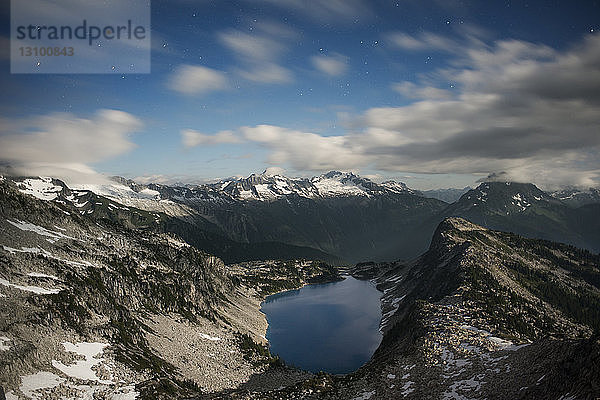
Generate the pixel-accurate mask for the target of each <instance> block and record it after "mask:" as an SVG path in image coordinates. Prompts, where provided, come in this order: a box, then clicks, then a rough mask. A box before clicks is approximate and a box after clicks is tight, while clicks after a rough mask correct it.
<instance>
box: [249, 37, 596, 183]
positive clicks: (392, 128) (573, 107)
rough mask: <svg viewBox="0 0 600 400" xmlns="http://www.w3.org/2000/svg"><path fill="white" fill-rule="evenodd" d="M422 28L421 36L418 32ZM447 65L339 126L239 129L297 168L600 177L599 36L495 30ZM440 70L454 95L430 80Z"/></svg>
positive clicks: (557, 179)
mask: <svg viewBox="0 0 600 400" xmlns="http://www.w3.org/2000/svg"><path fill="white" fill-rule="evenodd" d="M424 37H428V36H426V35H425V36H424ZM449 65H450V66H449V67H445V68H442V69H440V70H438V71H436V72H435V73H434V74H433V75H431V76H427V77H425V79H424V80H423V82H417V83H409V84H406V83H405V84H401V85H400V86H399V87H397V89H400V91H401V92H404V93H405V94H407V95H409V97H410V96H413V97H416V98H418V99H417V101H415V102H413V103H411V104H408V105H405V106H399V107H381V108H372V109H369V110H367V111H365V112H364V113H363V114H362V115H360V116H359V117H358V118H356V119H355V121H354V123H353V124H352V125H351V131H350V132H349V133H347V134H346V135H339V136H322V135H319V134H316V133H313V132H302V131H297V130H288V129H285V128H282V127H277V126H269V125H259V126H256V127H245V128H241V130H240V131H241V133H242V134H243V135H244V137H245V138H246V139H247V140H249V141H252V142H255V143H258V144H259V145H261V146H263V147H265V148H267V149H269V150H270V155H269V161H270V162H272V163H274V164H277V165H288V166H290V167H292V168H294V169H296V170H304V171H308V170H311V171H319V170H326V169H353V168H354V169H356V168H359V167H368V168H370V169H374V170H380V171H395V172H399V171H403V172H408V173H429V174H443V173H454V174H486V175H487V174H489V173H491V172H493V171H505V173H506V174H507V176H509V177H510V178H511V179H514V180H519V181H533V182H535V183H537V184H540V185H542V186H545V187H552V186H556V185H576V186H597V185H598V183H599V182H600V157H598V154H600V135H599V134H598V129H599V128H600V36H598V35H595V36H594V35H592V36H588V37H586V38H585V39H584V40H583V41H582V42H581V43H579V44H578V45H577V46H574V47H572V48H570V49H568V50H566V51H557V50H555V49H552V48H549V47H547V46H543V45H538V44H533V43H528V42H523V41H516V40H502V41H496V42H493V43H490V44H485V45H483V44H478V43H476V42H471V46H470V47H466V48H464V49H463V50H462V51H461V52H460V53H457V54H456V55H455V56H454V58H453V60H451V63H450V64H449ZM436 78H437V79H438V80H439V82H438V83H440V85H441V84H442V83H443V82H445V83H446V84H447V82H448V80H449V79H452V81H453V82H455V84H456V89H455V93H454V95H453V96H448V97H446V93H445V92H442V91H440V90H434V89H435V88H434V87H433V86H431V83H432V81H434V80H435V79H436Z"/></svg>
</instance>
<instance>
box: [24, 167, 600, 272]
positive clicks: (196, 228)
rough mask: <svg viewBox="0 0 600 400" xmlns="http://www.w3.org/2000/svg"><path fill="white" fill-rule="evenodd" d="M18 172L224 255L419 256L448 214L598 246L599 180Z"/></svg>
mask: <svg viewBox="0 0 600 400" xmlns="http://www.w3.org/2000/svg"><path fill="white" fill-rule="evenodd" d="M47 179H49V178H47ZM17 181H18V185H19V187H21V190H23V191H24V192H26V193H31V194H34V193H38V196H40V197H42V198H43V197H45V198H46V199H49V198H50V197H53V196H55V197H56V198H55V199H54V201H59V202H68V201H75V202H76V203H77V207H78V208H79V210H80V213H86V214H90V215H92V216H96V217H97V218H108V219H114V218H121V219H123V218H130V219H131V221H129V223H130V224H131V225H132V226H136V227H146V228H152V229H157V230H159V231H161V232H172V233H175V234H177V235H179V236H181V237H182V238H183V239H185V240H186V241H187V242H189V243H190V244H192V245H194V246H196V247H197V248H200V249H202V250H205V251H207V252H209V253H211V254H215V255H217V256H219V257H221V258H222V259H224V260H225V261H226V262H239V261H247V260H259V259H266V258H286V257H287V258H288V259H290V258H310V259H321V260H325V261H327V262H330V263H334V264H339V263H341V262H343V261H345V262H361V261H371V260H375V261H389V260H397V259H405V260H406V259H412V258H414V257H417V256H418V255H420V254H421V253H423V252H424V251H425V250H426V249H427V248H428V246H429V243H430V241H431V237H432V235H433V232H434V230H435V228H436V227H437V226H438V224H439V223H440V222H441V221H442V220H444V218H446V217H461V218H465V219H467V220H470V221H472V222H474V223H477V224H480V225H482V226H485V227H488V228H492V229H498V230H503V231H508V232H514V233H517V234H520V235H523V236H526V237H532V238H540V239H547V240H552V241H557V242H563V243H567V244H571V245H574V246H577V247H581V248H585V249H588V250H590V251H595V252H598V251H600V196H599V195H598V191H597V190H595V189H591V190H589V191H576V190H564V191H560V192H555V193H546V192H544V191H542V190H540V189H539V188H537V187H536V186H535V185H533V184H526V183H516V182H513V183H511V182H484V183H482V184H480V185H479V186H478V187H477V188H475V189H471V190H468V191H467V192H466V193H464V194H463V195H462V196H460V198H459V199H458V200H457V201H455V202H454V203H451V204H448V203H446V202H443V201H441V200H438V199H434V198H429V197H426V196H425V194H423V193H421V192H419V191H415V190H412V189H410V188H408V187H407V186H406V185H404V184H403V183H398V182H393V181H387V182H384V183H381V184H378V183H375V182H373V181H371V180H369V179H366V178H362V177H360V176H357V175H354V174H352V173H341V172H335V171H332V172H329V173H327V174H324V175H321V176H317V177H313V178H288V177H285V176H281V175H266V174H261V175H251V176H249V177H248V178H240V179H229V180H224V181H221V182H218V183H213V184H205V185H198V186H175V187H173V186H167V185H160V184H149V185H141V184H137V183H135V182H133V181H130V180H125V179H123V178H115V181H114V183H113V184H111V185H95V186H94V185H87V186H86V185H84V186H83V187H80V188H78V189H77V190H75V191H73V190H70V189H68V188H67V187H66V185H64V184H63V183H61V182H58V181H56V180H53V181H46V183H44V182H42V181H40V180H35V179H20V180H17ZM44 193H46V194H44ZM48 193H50V194H51V195H49V194H48ZM456 194H457V193H454V195H456ZM432 195H436V196H437V194H432ZM128 209H131V210H134V212H132V213H130V212H127V210H128Z"/></svg>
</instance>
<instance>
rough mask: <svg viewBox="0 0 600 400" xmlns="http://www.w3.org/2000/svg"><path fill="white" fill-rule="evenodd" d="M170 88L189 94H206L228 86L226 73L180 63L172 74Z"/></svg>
mask: <svg viewBox="0 0 600 400" xmlns="http://www.w3.org/2000/svg"><path fill="white" fill-rule="evenodd" d="M168 86H169V88H171V89H172V90H174V91H176V92H179V93H183V94H188V95H194V94H204V93H208V92H212V91H216V90H222V89H225V88H227V86H228V85H227V78H226V75H225V73H223V72H221V71H217V70H215V69H211V68H207V67H202V66H198V65H187V64H184V65H180V66H179V67H178V68H177V69H176V70H175V71H174V72H173V74H172V75H171V77H170V79H169V82H168Z"/></svg>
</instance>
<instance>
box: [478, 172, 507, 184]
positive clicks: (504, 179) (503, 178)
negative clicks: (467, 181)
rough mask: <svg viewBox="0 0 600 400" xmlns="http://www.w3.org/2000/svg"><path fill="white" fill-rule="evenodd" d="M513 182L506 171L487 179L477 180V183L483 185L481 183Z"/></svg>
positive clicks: (493, 173) (495, 173)
mask: <svg viewBox="0 0 600 400" xmlns="http://www.w3.org/2000/svg"><path fill="white" fill-rule="evenodd" d="M511 180H512V179H511V178H510V177H509V175H508V173H506V171H501V172H492V173H491V174H489V175H488V176H487V177H485V178H481V179H477V182H478V183H481V182H507V181H511Z"/></svg>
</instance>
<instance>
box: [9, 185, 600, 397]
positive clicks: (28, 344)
mask: <svg viewBox="0 0 600 400" xmlns="http://www.w3.org/2000/svg"><path fill="white" fill-rule="evenodd" d="M29 179H33V178H29ZM23 182H25V181H24V180H22V179H15V180H12V179H9V178H3V179H2V181H1V182H0V196H1V199H0V200H1V201H0V230H1V233H2V234H1V238H2V242H1V243H0V244H1V245H2V250H0V263H1V275H0V279H1V280H0V304H2V310H3V311H2V312H1V318H0V324H1V325H0V339H1V340H2V342H1V343H0V346H1V347H0V381H1V382H2V389H3V391H4V395H5V397H6V398H7V399H11V400H13V399H27V398H35V399H37V398H39V399H59V398H85V396H95V397H96V398H106V399H137V398H139V399H146V398H148V399H155V398H156V399H171V398H173V399H176V398H190V399H203V398H207V399H221V398H222V399H278V398H284V399H295V398H298V399H300V398H319V399H341V398H344V399H369V398H372V399H395V398H415V399H419V398H424V397H425V398H432V397H433V398H442V399H445V398H448V399H450V398H488V399H491V398H507V397H510V398H541V397H544V398H557V399H558V398H589V397H590V396H594V395H597V393H598V388H597V387H596V386H594V385H595V384H594V382H598V381H600V368H599V367H598V366H599V365H600V364H599V360H600V347H599V342H598V337H597V334H596V333H595V332H597V331H598V329H599V328H600V314H598V311H597V310H599V309H600V307H599V305H600V268H599V265H600V259H599V256H598V255H597V254H595V253H592V252H590V251H587V250H581V249H578V248H576V247H572V246H570V245H566V244H560V243H555V242H550V241H546V240H540V239H528V238H524V237H522V236H518V235H516V234H513V233H505V232H500V231H494V230H490V229H487V228H485V227H482V226H481V225H476V224H474V223H472V222H469V221H467V220H465V219H463V218H459V217H445V218H444V219H442V221H441V222H439V223H437V225H436V227H435V229H434V232H433V233H432V235H431V238H430V243H428V245H427V248H426V249H425V251H424V252H422V254H421V255H420V256H418V257H415V258H413V259H412V260H411V261H397V262H377V261H369V262H363V263H358V264H355V265H353V264H346V266H344V267H343V268H340V267H339V266H336V265H335V264H334V265H331V264H328V263H325V262H323V261H318V260H310V259H309V258H304V259H298V260H291V259H288V260H285V259H283V260H276V259H274V260H271V261H269V260H265V259H262V260H254V259H253V258H254V254H252V253H250V254H247V257H246V259H245V260H241V261H238V262H235V263H231V262H229V263H224V262H223V261H222V260H221V259H220V258H218V257H215V256H214V255H211V254H210V252H208V251H207V250H206V249H202V248H201V246H200V245H199V244H200V243H201V242H200V241H198V242H196V243H195V244H193V245H191V244H190V243H188V242H186V241H184V240H183V239H182V237H181V236H178V235H176V234H175V233H174V232H168V231H165V229H164V225H163V224H164V223H165V221H171V219H172V218H176V221H175V222H177V221H183V222H184V223H189V224H190V226H195V227H197V226H198V224H199V223H200V222H198V221H199V220H198V219H197V218H198V215H195V214H194V212H192V211H190V210H187V211H185V212H183V211H182V210H185V207H184V206H183V205H181V204H180V203H176V202H175V201H174V200H168V201H172V202H173V204H174V205H172V204H170V203H167V206H168V207H169V209H168V210H167V209H166V208H164V209H163V210H162V211H158V210H156V209H154V208H151V207H156V205H157V204H160V203H161V202H165V201H167V200H164V199H157V198H156V196H157V195H156V194H155V193H153V192H150V194H151V196H152V198H150V199H147V198H141V199H140V198H137V197H136V196H139V197H141V196H144V195H145V194H144V193H142V191H143V190H145V189H141V190H139V192H136V191H134V190H133V189H131V188H130V186H128V187H129V188H130V189H131V192H132V193H130V192H129V191H127V190H126V189H124V190H125V191H126V193H128V194H127V197H126V198H128V199H130V200H128V201H130V202H129V203H128V202H126V201H125V200H122V199H121V202H117V201H116V200H115V199H116V197H115V196H113V197H107V196H106V195H103V194H100V193H94V192H90V191H83V190H82V189H70V188H68V187H67V186H66V185H64V184H62V185H61V184H57V183H54V182H56V181H52V180H47V179H33V180H30V181H28V183H27V184H24V183H23ZM63 185H64V186H63ZM502 185H504V186H503V187H502V188H504V187H506V186H512V185H506V184H504V183H502ZM363 187H364V186H363ZM58 188H60V190H59V189H58ZM518 190H519V191H520V193H522V192H523V190H524V189H523V188H522V187H518ZM97 191H98V192H101V191H100V190H97ZM133 193H138V195H136V194H133ZM139 193H142V195H139ZM146 193H148V192H146ZM486 193H489V194H488V196H490V197H487V199H486V200H487V202H489V203H494V202H497V201H499V200H497V199H498V198H501V197H500V196H497V195H494V200H493V199H492V198H491V194H492V193H494V192H493V189H492V188H489V189H488V190H487V191H486ZM368 195H369V196H372V197H375V196H376V195H375V194H374V192H371V193H368ZM387 195H389V193H387V192H386V193H385V194H384V196H387ZM403 195H409V196H416V195H415V194H407V193H404V194H403ZM530 195H531V196H536V197H540V198H541V200H538V201H545V202H546V203H547V204H548V206H547V207H549V208H552V207H553V205H554V204H559V207H562V206H561V205H560V204H562V203H557V202H560V200H553V198H550V197H542V196H549V195H543V194H542V195H539V194H538V193H537V192H534V193H532V194H530V193H522V196H521V197H520V199H518V200H517V199H515V198H514V197H516V195H512V196H511V197H510V198H511V199H512V201H514V202H515V204H514V207H515V208H514V209H508V215H511V213H513V212H515V213H516V212H526V211H527V210H528V209H529V207H531V209H534V203H533V201H532V200H530V199H529V196H530ZM359 196H365V197H366V195H359ZM465 196H467V197H465ZM468 196H473V193H472V192H471V193H470V192H467V193H466V194H465V195H463V197H462V198H461V199H463V200H465V201H463V203H465V202H466V200H469V201H471V202H472V203H471V204H475V203H476V201H475V199H473V197H472V198H471V199H469V198H468ZM121 197H124V196H122V195H121ZM368 198H370V197H368ZM483 198H484V197H481V199H478V200H477V201H481V202H482V203H486V201H483V200H482V199H483ZM131 199H133V200H131ZM136 199H137V200H136ZM333 199H337V200H339V198H338V197H334V198H332V199H329V200H330V201H333ZM90 200H93V201H90ZM358 200H359V201H363V200H364V199H362V197H358ZM134 201H135V204H136V205H137V206H136V207H134V206H132V205H131V204H133V202H134ZM299 201H301V200H299ZM302 201H303V200H302ZM343 201H345V202H350V201H351V199H350V198H347V197H346V198H344V199H343ZM378 201H379V200H378ZM382 201H383V200H382ZM415 201H416V200H415ZM419 201H421V202H420V203H419V202H418V201H416V202H415V203H412V204H416V205H419V207H421V206H422V205H423V204H426V200H419ZM92 203H93V204H92ZM98 203H100V204H98ZM516 203H519V204H516ZM546 203H544V204H546ZM363 204H371V203H369V202H366V203H363ZM432 204H433V203H432ZM455 204H458V205H460V204H461V201H460V200H459V202H457V203H455ZM527 204H530V206H527ZM92 205H93V206H97V207H92ZM142 205H144V207H145V209H144V208H141V206H142ZM458 205H455V206H454V207H456V210H460V207H459V206H458ZM592 205H593V204H592ZM167 206H165V207H167ZM494 206H495V207H496V208H488V209H491V210H494V209H495V210H497V209H498V205H497V204H496V203H494ZM588 206H589V204H588ZM138 207H140V208H138ZM473 207H477V206H476V205H475V206H473ZM523 208H525V209H526V210H523ZM174 209H177V210H179V211H181V214H180V215H179V216H178V217H174V216H173V215H172V214H175V212H174V211H173V210H174ZM90 210H91V212H90ZM501 210H504V208H501ZM519 210H521V211H519ZM165 211H168V212H165ZM179 211H178V212H179ZM504 213H506V211H504ZM496 214H497V215H500V214H501V213H500V212H497V213H496ZM505 215H506V214H505ZM194 219H196V221H195V222H189V221H190V220H194ZM206 221H208V219H206ZM431 221H432V223H433V221H434V219H432V220H431ZM177 223H179V222H177ZM211 226H212V225H210V224H208V223H207V224H206V228H205V229H206V231H205V232H209V233H211V232H214V231H211V230H210V229H212V228H210V229H209V228H208V227H211ZM220 234H222V232H221V233H220ZM207 235H208V233H207ZM219 237H222V236H219ZM211 240H212V239H211ZM229 240H231V239H229ZM396 240H399V239H397V238H396ZM228 243H233V244H236V243H239V242H234V241H230V242H228ZM247 245H249V246H251V245H252V243H251V242H248V243H247ZM323 254H324V253H323ZM317 258H318V257H317ZM338 265H339V264H338ZM342 274H350V275H352V276H353V277H354V278H357V279H362V280H370V281H371V282H373V283H374V284H375V285H376V287H377V289H378V290H379V291H381V293H382V298H381V314H382V320H381V323H380V327H379V328H380V330H381V332H382V333H383V340H382V342H381V345H380V346H379V348H378V349H377V351H376V352H375V354H374V355H373V357H372V358H371V359H370V361H368V362H367V364H366V365H364V366H363V367H361V368H360V369H358V370H357V371H355V372H353V373H350V374H347V375H340V376H336V375H329V374H326V373H316V374H315V373H309V372H306V371H301V370H297V369H294V368H292V367H288V366H286V365H285V362H284V360H281V359H279V358H277V357H273V356H272V355H271V354H270V353H269V351H268V348H267V342H266V338H265V335H266V331H267V323H266V319H265V316H264V314H262V313H261V312H260V304H261V302H262V301H263V300H264V299H265V298H266V297H267V296H268V295H270V294H273V293H278V292H281V291H285V290H289V289H296V288H300V287H302V286H303V285H305V284H310V283H321V282H334V281H338V280H340V279H341V277H342Z"/></svg>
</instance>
